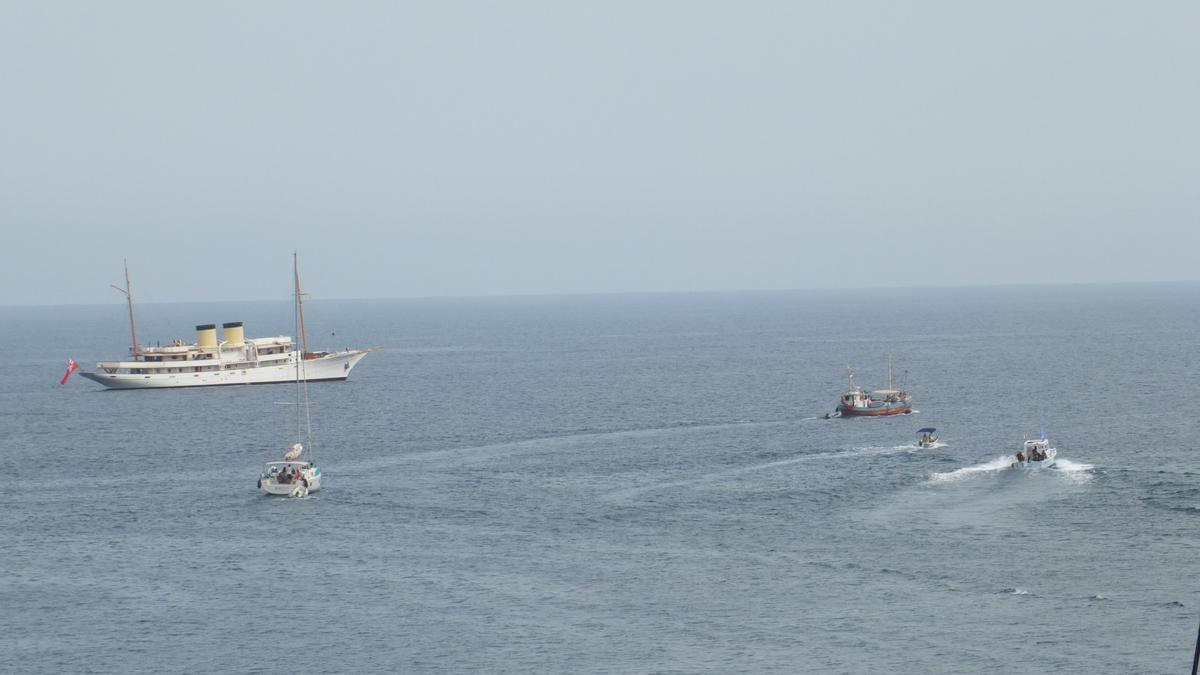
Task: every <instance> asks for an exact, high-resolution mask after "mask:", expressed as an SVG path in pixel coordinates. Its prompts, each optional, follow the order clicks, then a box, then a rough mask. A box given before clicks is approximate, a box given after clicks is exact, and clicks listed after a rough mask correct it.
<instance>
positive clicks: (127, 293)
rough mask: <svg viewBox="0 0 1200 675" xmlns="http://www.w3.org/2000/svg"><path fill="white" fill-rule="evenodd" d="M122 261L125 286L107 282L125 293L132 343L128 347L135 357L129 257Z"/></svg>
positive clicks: (135, 341)
mask: <svg viewBox="0 0 1200 675" xmlns="http://www.w3.org/2000/svg"><path fill="white" fill-rule="evenodd" d="M123 262H124V263H125V288H121V287H120V286H116V285H113V284H109V286H112V287H113V289H115V290H116V291H118V292H120V293H124V294H125V302H126V303H127V304H128V305H129V339H130V340H132V343H133V344H132V346H131V347H130V348H129V352H130V353H131V354H133V356H134V358H135V359H136V358H137V355H138V341H137V325H136V324H135V323H134V321H133V287H132V286H131V285H130V284H129V259H128V258H126V259H124V261H123Z"/></svg>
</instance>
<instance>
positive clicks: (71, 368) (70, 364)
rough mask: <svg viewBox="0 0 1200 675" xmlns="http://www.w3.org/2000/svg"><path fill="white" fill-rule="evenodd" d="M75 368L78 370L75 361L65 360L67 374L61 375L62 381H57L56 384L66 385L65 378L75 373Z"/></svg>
mask: <svg viewBox="0 0 1200 675" xmlns="http://www.w3.org/2000/svg"><path fill="white" fill-rule="evenodd" d="M77 368H79V364H78V363H75V359H67V372H65V373H63V376H62V379H61V380H59V381H58V383H59V384H66V383H67V378H68V377H70V376H71V373H73V372H75V369H77Z"/></svg>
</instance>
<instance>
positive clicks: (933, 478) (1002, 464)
mask: <svg viewBox="0 0 1200 675" xmlns="http://www.w3.org/2000/svg"><path fill="white" fill-rule="evenodd" d="M1012 463H1013V456H1012V455H1001V456H1000V457H997V458H996V459H993V460H991V461H988V462H983V463H982V464H975V465H974V466H964V467H962V468H961V469H955V470H953V471H943V472H937V473H931V474H929V481H930V482H931V483H950V482H954V481H959V480H964V479H967V478H971V477H973V476H977V475H979V474H983V473H991V472H998V471H1006V470H1008V468H1009V467H1011V466H1012ZM1095 468H1096V467H1095V466H1094V465H1092V464H1085V463H1083V462H1072V461H1071V460H1069V459H1059V460H1056V461H1055V462H1054V465H1053V466H1051V467H1049V469H1043V470H1044V471H1045V470H1049V471H1053V472H1056V473H1058V474H1061V475H1065V476H1066V477H1067V478H1068V479H1069V480H1072V481H1075V482H1080V483H1082V482H1086V481H1089V480H1091V478H1092V473H1091V471H1092V469H1095Z"/></svg>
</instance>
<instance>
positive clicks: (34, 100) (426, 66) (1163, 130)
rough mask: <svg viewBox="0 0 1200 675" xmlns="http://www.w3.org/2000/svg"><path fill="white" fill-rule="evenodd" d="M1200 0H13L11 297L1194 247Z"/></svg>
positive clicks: (360, 289)
mask: <svg viewBox="0 0 1200 675" xmlns="http://www.w3.org/2000/svg"><path fill="white" fill-rule="evenodd" d="M1197 26H1200V3H1196V2H1194V1H1191V0H1188V1H1182V0H1180V1H1170V0H1163V1H1157V0H1153V1H1150V2H1142V3H1133V2H1126V1H1121V2H1106V1H1104V0H1099V1H1096V0H1087V1H1073V0H1061V1H1058V0H1054V1H1050V2H1046V1H1044V0H1043V1H1038V2H1031V1H1021V0H1004V1H978V2H962V1H961V0H947V1H944V2H940V1H922V0H913V1H912V2H894V1H878V2H874V1H858V0H849V1H846V2H803V1H799V0H790V1H782V2H759V1H754V0H747V1H741V0H739V1H737V2H734V1H732V0H731V1H728V2H706V1H702V0H701V1H693V0H687V1H671V0H662V1H655V0H643V1H640V2H627V1H623V0H606V1H605V2H591V3H573V2H526V1H522V0H511V1H506V2H482V1H480V2H464V1H456V0H447V1H445V2H400V1H398V0H392V1H384V2H371V1H368V0H354V1H353V2H325V1H322V2H304V1H296V0H287V1H278V2H272V1H266V0H255V1H252V2H245V1H244V0H238V1H237V2H232V1H222V0H206V1H205V2H185V1H181V2H157V1H146V2H121V1H119V0H118V1H114V2H103V3H97V2H83V1H80V2H68V1H54V0H48V1H45V2H17V1H15V0H14V1H2V2H0V92H2V94H0V121H2V124H0V236H2V239H0V291H2V292H3V296H2V297H0V305H42V304H49V305H58V304H91V303H119V302H123V297H122V296H121V295H120V294H119V293H117V292H115V291H113V290H112V289H111V288H109V284H118V285H120V284H121V283H123V277H122V261H123V260H124V259H128V261H129V268H130V273H131V275H132V277H133V280H134V287H135V289H136V292H137V297H138V299H139V301H142V302H188V301H224V300H259V299H274V298H286V297H287V296H288V294H289V293H290V291H291V276H290V275H291V255H292V252H293V251H296V252H298V254H299V257H300V264H301V270H302V274H303V276H304V279H305V285H306V287H307V290H309V291H310V292H311V293H312V295H313V296H314V297H317V298H378V297H427V296H435V297H436V296H474V295H511V294H571V293H606V292H647V291H709V290H741V289H791V288H859V287H897V286H957V285H979V284H1021V283H1058V282H1064V283H1088V282H1125V281H1174V280H1195V279H1200V270H1198V268H1197V264H1196V263H1197V259H1198V256H1197V251H1200V189H1198V185H1200V181H1198V177H1200V79H1198V78H1197V77H1196V65H1197V64H1200V40H1197V39H1196V29H1197Z"/></svg>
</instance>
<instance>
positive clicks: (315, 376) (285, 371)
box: [79, 349, 367, 389]
mask: <svg viewBox="0 0 1200 675" xmlns="http://www.w3.org/2000/svg"><path fill="white" fill-rule="evenodd" d="M366 355H367V350H365V349H352V350H347V351H343V352H335V353H332V354H327V355H325V356H321V357H319V358H315V359H307V360H305V361H304V371H305V379H306V380H307V381H309V382H327V381H332V380H345V379H346V378H347V377H349V376H350V371H351V369H353V368H354V366H355V365H356V364H357V363H358V362H359V361H360V360H361V359H362V357H364V356H366ZM79 374H80V375H82V376H83V377H86V378H87V379H89V380H92V381H93V382H99V383H100V384H102V385H104V386H105V387H108V388H109V389H170V388H178V387H215V386H223V385H232V384H282V383H294V382H295V381H296V366H295V364H294V363H290V362H282V363H279V364H277V365H269V366H255V367H247V368H230V369H226V370H215V371H209V372H199V373H153V374H149V375H143V374H137V373H105V372H82V371H81V372H80V373H79Z"/></svg>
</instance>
